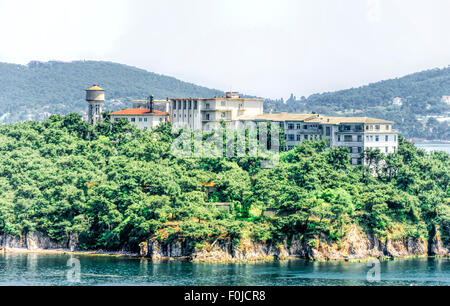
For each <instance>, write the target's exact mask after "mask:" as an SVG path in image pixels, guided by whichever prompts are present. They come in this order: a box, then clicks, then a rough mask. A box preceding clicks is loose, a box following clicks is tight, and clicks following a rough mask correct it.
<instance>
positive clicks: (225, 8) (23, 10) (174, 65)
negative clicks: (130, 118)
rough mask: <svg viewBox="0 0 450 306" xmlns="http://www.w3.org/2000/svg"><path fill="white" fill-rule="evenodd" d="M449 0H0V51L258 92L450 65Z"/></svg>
mask: <svg viewBox="0 0 450 306" xmlns="http://www.w3.org/2000/svg"><path fill="white" fill-rule="evenodd" d="M449 13H450V1H449V0H270V1H269V0H236V1H235V0H117V1H115V0H76V1H72V0H63V1H61V0H0V61H2V62H11V63H21V64H26V63H28V62H29V61H30V60H42V61H47V60H52V59H55V60H79V59H91V60H108V61H114V62H119V63H123V64H128V65H133V66H137V67H140V68H144V69H146V70H149V71H153V72H157V73H161V74H165V75H170V76H174V77H177V78H179V79H182V80H184V81H189V82H193V83H196V84H199V85H204V86H208V87H212V88H217V89H222V90H228V89H232V90H236V91H241V92H245V93H247V94H253V95H258V96H264V97H272V98H279V97H287V96H289V94H290V93H291V92H292V93H294V94H295V95H297V96H303V95H304V96H308V95H310V94H312V93H316V92H323V91H332V90H337V89H344V88H349V87H356V86H360V85H362V84H367V83H369V82H374V81H378V80H382V79H386V78H392V77H398V76H402V75H405V74H408V73H411V72H416V71H420V70H423V69H429V68H435V67H439V68H442V67H447V66H448V65H449V64H450V18H449Z"/></svg>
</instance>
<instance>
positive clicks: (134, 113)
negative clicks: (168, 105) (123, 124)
mask: <svg viewBox="0 0 450 306" xmlns="http://www.w3.org/2000/svg"><path fill="white" fill-rule="evenodd" d="M109 115H110V118H111V121H112V122H114V121H115V120H117V119H118V118H125V119H127V120H128V121H130V123H131V124H132V125H134V126H135V127H137V128H139V129H143V130H151V129H153V128H155V127H157V126H158V125H159V124H161V123H164V122H168V121H169V114H168V113H165V112H161V111H158V110H151V109H147V108H132V109H124V110H121V111H118V112H113V113H110V114H109Z"/></svg>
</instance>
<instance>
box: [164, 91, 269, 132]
mask: <svg viewBox="0 0 450 306" xmlns="http://www.w3.org/2000/svg"><path fill="white" fill-rule="evenodd" d="M263 101H264V100H263V99H256V98H241V97H240V96H239V93H237V92H227V93H226V96H225V97H219V98H218V97H214V98H174V99H171V100H170V105H169V114H170V119H171V122H172V125H173V126H174V127H175V128H181V127H186V126H187V127H189V128H190V129H192V130H202V131H210V130H213V129H215V128H217V127H219V126H220V124H221V122H225V123H226V125H227V126H228V127H231V126H233V125H235V124H236V122H237V121H238V120H239V118H241V117H243V116H256V115H260V114H263Z"/></svg>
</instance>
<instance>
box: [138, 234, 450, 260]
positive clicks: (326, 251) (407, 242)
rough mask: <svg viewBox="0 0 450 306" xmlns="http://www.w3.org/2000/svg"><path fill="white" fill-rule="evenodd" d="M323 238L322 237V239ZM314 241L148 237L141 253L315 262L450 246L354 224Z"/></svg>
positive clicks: (435, 251) (442, 251)
mask: <svg viewBox="0 0 450 306" xmlns="http://www.w3.org/2000/svg"><path fill="white" fill-rule="evenodd" d="M319 238H320V239H319ZM319 238H318V239H315V240H314V243H312V244H311V242H306V241H303V240H302V239H301V237H298V236H297V237H293V238H292V239H290V240H285V241H284V242H283V243H278V244H274V243H262V242H254V241H249V240H247V241H241V242H240V244H239V245H235V244H233V243H231V242H230V241H228V240H226V239H223V240H219V241H215V242H214V244H211V245H208V244H206V245H204V247H203V248H202V249H196V248H195V247H192V244H191V243H189V241H187V240H184V239H177V240H174V241H171V242H160V241H158V240H157V239H154V238H152V239H149V240H147V241H145V242H142V243H141V244H140V247H141V251H140V255H141V256H143V257H148V258H151V259H152V260H161V259H167V258H170V259H173V258H189V259H190V260H191V261H194V262H249V261H267V260H274V259H275V260H283V259H307V260H315V261H327V260H347V261H361V260H368V259H371V258H410V257H427V256H449V255H450V252H449V246H444V245H443V243H442V241H441V239H440V236H439V234H437V235H435V237H433V238H432V239H431V241H430V243H429V242H428V241H427V240H425V239H400V240H393V239H384V240H381V239H378V238H377V237H375V236H374V235H369V234H367V233H364V232H363V231H362V230H361V229H360V228H358V227H357V226H353V227H352V228H351V229H350V231H349V232H348V234H347V236H346V238H345V239H344V240H343V242H342V243H341V244H340V245H337V244H336V243H330V242H326V240H325V237H319Z"/></svg>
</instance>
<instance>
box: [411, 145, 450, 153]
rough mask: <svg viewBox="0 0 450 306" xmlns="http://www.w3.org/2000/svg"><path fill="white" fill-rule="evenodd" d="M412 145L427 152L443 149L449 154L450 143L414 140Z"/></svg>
mask: <svg viewBox="0 0 450 306" xmlns="http://www.w3.org/2000/svg"><path fill="white" fill-rule="evenodd" d="M414 145H415V146H416V147H418V148H419V149H424V150H425V151H427V152H428V153H430V152H433V151H444V152H446V153H448V154H450V143H431V142H416V143H415V144H414Z"/></svg>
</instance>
